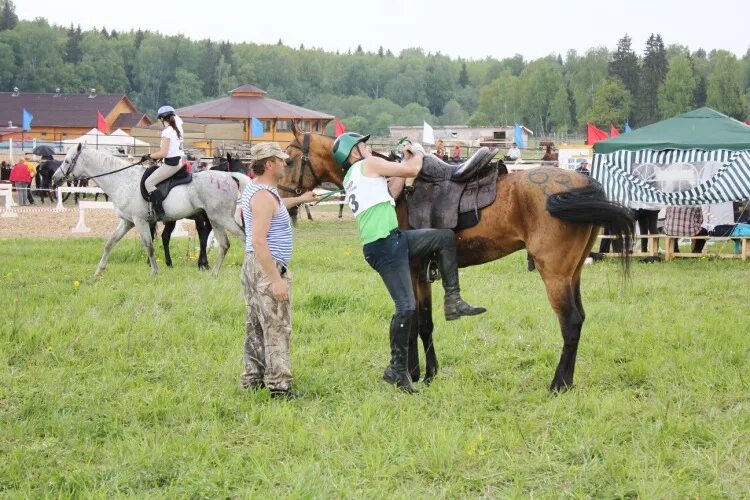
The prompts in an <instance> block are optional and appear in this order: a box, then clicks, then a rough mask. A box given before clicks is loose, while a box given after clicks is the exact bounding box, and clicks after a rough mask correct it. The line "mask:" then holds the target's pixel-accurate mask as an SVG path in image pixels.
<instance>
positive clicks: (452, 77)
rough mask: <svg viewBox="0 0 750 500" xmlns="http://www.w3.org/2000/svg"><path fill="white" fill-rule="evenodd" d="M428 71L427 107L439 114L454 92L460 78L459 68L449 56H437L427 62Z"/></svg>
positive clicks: (426, 83) (426, 85) (426, 81)
mask: <svg viewBox="0 0 750 500" xmlns="http://www.w3.org/2000/svg"><path fill="white" fill-rule="evenodd" d="M426 72H427V79H426V80H425V93H426V95H427V107H428V108H429V109H430V112H431V113H432V114H433V115H436V116H437V115H438V114H440V113H441V112H442V111H443V107H444V106H445V103H446V102H448V99H450V96H451V95H452V94H453V90H454V88H455V85H456V81H457V80H458V75H457V70H456V67H455V66H454V65H453V64H452V63H451V62H450V59H448V58H447V57H445V56H435V57H433V58H432V59H431V60H430V61H429V62H428V63H427V68H426Z"/></svg>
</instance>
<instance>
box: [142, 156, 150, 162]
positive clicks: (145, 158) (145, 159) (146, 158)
mask: <svg viewBox="0 0 750 500" xmlns="http://www.w3.org/2000/svg"><path fill="white" fill-rule="evenodd" d="M150 159H151V155H150V154H145V155H143V156H141V163H146V162H147V161H149V160H150Z"/></svg>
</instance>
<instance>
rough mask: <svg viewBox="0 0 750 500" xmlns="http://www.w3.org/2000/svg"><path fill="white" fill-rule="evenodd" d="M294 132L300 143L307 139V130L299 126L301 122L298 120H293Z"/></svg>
mask: <svg viewBox="0 0 750 500" xmlns="http://www.w3.org/2000/svg"><path fill="white" fill-rule="evenodd" d="M292 133H293V134H294V137H296V138H297V140H298V141H299V142H300V143H302V141H303V140H304V139H305V131H304V130H302V128H301V127H300V126H299V122H298V121H297V120H292Z"/></svg>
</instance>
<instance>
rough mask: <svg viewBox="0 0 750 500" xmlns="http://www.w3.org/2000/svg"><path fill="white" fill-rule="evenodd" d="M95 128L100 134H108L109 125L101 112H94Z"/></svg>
mask: <svg viewBox="0 0 750 500" xmlns="http://www.w3.org/2000/svg"><path fill="white" fill-rule="evenodd" d="M96 128H98V129H99V131H100V132H103V133H105V134H109V124H108V123H107V120H106V119H105V118H104V115H103V114H102V112H101V111H97V112H96Z"/></svg>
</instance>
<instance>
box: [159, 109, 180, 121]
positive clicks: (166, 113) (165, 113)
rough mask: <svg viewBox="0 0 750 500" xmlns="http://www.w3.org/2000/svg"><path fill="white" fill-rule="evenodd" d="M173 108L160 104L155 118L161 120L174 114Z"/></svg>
mask: <svg viewBox="0 0 750 500" xmlns="http://www.w3.org/2000/svg"><path fill="white" fill-rule="evenodd" d="M175 114H177V113H175V111H174V108H173V107H172V106H162V107H161V108H159V111H157V112H156V118H157V119H159V120H161V119H162V118H165V117H167V116H169V115H175Z"/></svg>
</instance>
